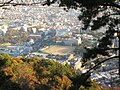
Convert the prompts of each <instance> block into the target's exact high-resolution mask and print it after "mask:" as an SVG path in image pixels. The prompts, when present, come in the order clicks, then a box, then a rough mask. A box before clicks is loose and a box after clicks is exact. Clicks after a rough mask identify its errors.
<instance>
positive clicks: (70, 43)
mask: <svg viewBox="0 0 120 90" xmlns="http://www.w3.org/2000/svg"><path fill="white" fill-rule="evenodd" d="M63 42H64V43H65V45H68V46H74V45H80V44H81V43H82V40H81V38H80V37H79V38H69V39H66V40H63Z"/></svg>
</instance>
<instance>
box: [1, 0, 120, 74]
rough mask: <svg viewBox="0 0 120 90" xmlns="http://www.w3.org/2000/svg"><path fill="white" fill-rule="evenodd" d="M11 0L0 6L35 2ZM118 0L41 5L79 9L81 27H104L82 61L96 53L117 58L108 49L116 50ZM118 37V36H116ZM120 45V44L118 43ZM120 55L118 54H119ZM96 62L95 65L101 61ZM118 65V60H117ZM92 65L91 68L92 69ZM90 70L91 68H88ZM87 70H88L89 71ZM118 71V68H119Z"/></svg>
mask: <svg viewBox="0 0 120 90" xmlns="http://www.w3.org/2000/svg"><path fill="white" fill-rule="evenodd" d="M12 1H13V0H10V1H9V2H5V3H3V4H1V6H0V7H2V6H6V5H12V6H16V5H32V4H37V3H31V4H27V3H12ZM119 2H120V1H119V0H46V1H45V2H44V3H43V5H46V4H47V5H51V4H53V3H58V4H59V6H63V7H65V10H66V11H67V10H68V9H70V8H73V9H78V8H79V10H80V11H81V14H80V15H79V17H78V18H79V20H81V21H82V22H83V24H84V26H83V29H84V30H87V29H90V30H97V29H99V28H101V27H105V35H103V37H102V38H101V39H100V40H99V44H98V45H97V46H95V47H94V48H92V49H88V48H87V52H86V53H85V54H84V58H83V60H84V62H86V61H88V60H90V59H94V58H96V57H97V55H98V54H100V55H103V56H109V57H110V59H111V58H116V57H117V58H118V56H115V57H111V55H110V54H109V51H114V50H118V48H111V45H112V40H113V39H115V37H114V33H115V32H117V33H119V25H120V16H119V15H120V4H119ZM118 38H120V36H118ZM119 46H120V45H119ZM119 57H120V55H119ZM107 60H109V59H107ZM107 60H103V61H101V62H98V64H96V66H97V65H99V64H101V63H103V62H104V61H107ZM119 65H120V62H119ZM96 66H94V67H96ZM94 67H92V69H94ZM90 70H91V69H90ZM90 70H89V71H90ZM119 72H120V69H119Z"/></svg>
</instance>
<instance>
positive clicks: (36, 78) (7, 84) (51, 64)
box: [0, 55, 99, 90]
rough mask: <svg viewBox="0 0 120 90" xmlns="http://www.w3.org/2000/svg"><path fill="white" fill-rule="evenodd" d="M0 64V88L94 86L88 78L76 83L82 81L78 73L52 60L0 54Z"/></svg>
mask: <svg viewBox="0 0 120 90" xmlns="http://www.w3.org/2000/svg"><path fill="white" fill-rule="evenodd" d="M3 61H4V65H2V64H3ZM0 65H1V66H0V90H75V88H76V87H75V85H77V86H78V88H79V86H81V85H83V86H84V88H96V86H94V83H93V82H91V80H90V79H89V80H88V81H87V82H84V83H78V82H77V81H79V80H80V81H81V82H83V81H82V80H81V78H78V76H79V77H81V75H80V74H79V73H76V72H75V71H74V70H73V69H71V68H70V66H69V65H65V66H64V65H61V64H60V63H57V62H55V61H52V60H42V59H37V58H12V57H10V56H9V55H1V56H0ZM83 79H84V78H83ZM80 84H81V85H80ZM81 87H82V86H81ZM98 87H99V86H98ZM87 90H92V89H87Z"/></svg>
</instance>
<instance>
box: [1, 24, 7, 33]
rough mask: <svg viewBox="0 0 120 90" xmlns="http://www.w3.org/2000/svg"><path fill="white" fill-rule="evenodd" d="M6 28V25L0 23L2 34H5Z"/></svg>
mask: <svg viewBox="0 0 120 90" xmlns="http://www.w3.org/2000/svg"><path fill="white" fill-rule="evenodd" d="M7 30H8V25H0V31H2V32H3V34H6V32H7Z"/></svg>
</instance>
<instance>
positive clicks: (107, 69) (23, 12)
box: [0, 5, 119, 87]
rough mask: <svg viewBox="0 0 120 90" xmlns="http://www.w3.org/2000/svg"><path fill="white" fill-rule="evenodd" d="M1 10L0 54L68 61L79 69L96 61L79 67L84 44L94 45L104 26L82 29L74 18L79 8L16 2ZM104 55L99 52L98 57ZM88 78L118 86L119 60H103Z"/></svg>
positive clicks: (113, 42)
mask: <svg viewBox="0 0 120 90" xmlns="http://www.w3.org/2000/svg"><path fill="white" fill-rule="evenodd" d="M0 10H1V12H2V13H1V14H0V18H1V19H0V53H1V54H8V55H10V56H12V57H23V56H24V57H27V58H31V57H35V58H41V59H47V60H53V61H55V62H59V63H61V64H63V65H66V64H69V65H70V66H71V67H72V68H74V69H75V70H76V71H77V72H81V73H85V72H86V71H87V70H88V69H89V68H91V67H92V66H94V65H95V62H94V60H91V61H90V62H88V65H87V66H84V67H81V66H82V61H81V59H82V56H83V54H84V52H86V50H85V48H93V47H95V46H97V44H98V40H99V39H100V38H101V37H102V35H103V34H104V32H105V31H106V30H105V28H100V29H99V30H96V31H91V30H89V28H88V30H83V29H82V26H83V24H82V23H81V22H80V21H79V20H78V18H77V17H78V15H79V14H80V13H81V12H79V11H78V10H74V9H70V10H69V11H68V12H66V11H65V10H64V8H63V7H58V6H56V5H53V6H40V5H38V6H37V5H36V6H29V7H27V6H16V7H12V8H11V9H10V10H5V9H0ZM13 12H14V13H13ZM118 44H119V40H118V38H115V39H114V40H113V41H112V47H113V48H114V47H118V46H119V45H118ZM109 53H111V52H109ZM111 54H112V56H115V55H117V54H118V52H114V53H111ZM106 58H107V56H105V57H103V56H98V59H99V60H101V59H106ZM90 78H91V80H93V81H94V80H95V81H96V82H97V83H98V84H100V85H101V86H103V87H108V86H109V87H112V86H118V85H117V84H118V82H119V75H118V60H117V59H114V60H111V61H108V62H105V63H103V64H102V65H101V67H100V68H99V69H97V70H96V71H95V72H93V73H91V77H90Z"/></svg>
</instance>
